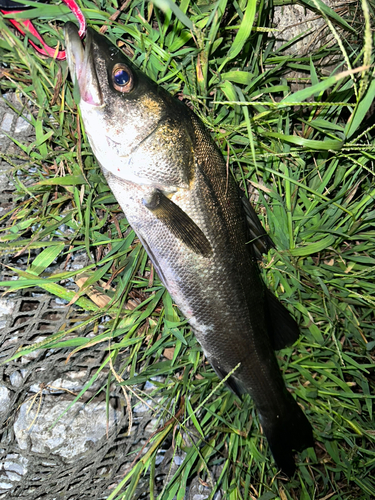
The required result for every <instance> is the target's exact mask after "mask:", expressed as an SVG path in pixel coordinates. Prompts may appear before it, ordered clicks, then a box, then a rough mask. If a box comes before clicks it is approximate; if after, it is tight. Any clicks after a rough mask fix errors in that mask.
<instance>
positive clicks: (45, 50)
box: [1, 0, 86, 61]
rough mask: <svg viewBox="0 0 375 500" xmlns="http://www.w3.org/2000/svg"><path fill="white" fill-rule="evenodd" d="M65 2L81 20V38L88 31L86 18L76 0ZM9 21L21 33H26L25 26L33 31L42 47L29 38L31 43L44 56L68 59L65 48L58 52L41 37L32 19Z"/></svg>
mask: <svg viewBox="0 0 375 500" xmlns="http://www.w3.org/2000/svg"><path fill="white" fill-rule="evenodd" d="M63 2H64V3H65V4H66V5H67V6H68V7H69V9H70V10H71V11H72V12H73V14H74V15H75V16H76V18H77V20H78V22H79V31H78V34H79V36H80V37H81V38H83V37H84V36H85V33H86V19H85V16H84V15H83V13H82V11H81V9H80V8H79V7H78V5H77V4H76V2H75V1H74V0H63ZM1 12H2V13H3V14H17V13H19V12H22V11H21V10H10V11H9V10H1ZM9 21H10V22H11V23H12V24H13V26H14V27H15V28H16V29H17V30H18V31H19V32H20V33H21V35H26V32H25V30H24V29H23V28H26V30H27V31H28V32H29V33H31V35H33V36H34V37H35V38H37V40H39V42H40V44H41V45H42V47H39V46H38V45H36V44H35V43H34V42H33V41H32V40H30V39H29V43H30V45H32V46H33V47H34V49H35V50H36V51H37V52H39V54H42V55H44V56H49V57H55V59H57V60H59V61H63V60H64V59H66V54H65V50H60V51H59V52H57V53H56V49H54V48H52V47H49V45H47V44H46V42H45V41H44V40H43V38H42V37H41V35H40V33H39V32H38V30H37V29H36V28H35V26H34V25H33V23H32V22H31V20H30V19H25V20H23V21H22V22H19V21H16V20H15V19H11V18H10V19H9Z"/></svg>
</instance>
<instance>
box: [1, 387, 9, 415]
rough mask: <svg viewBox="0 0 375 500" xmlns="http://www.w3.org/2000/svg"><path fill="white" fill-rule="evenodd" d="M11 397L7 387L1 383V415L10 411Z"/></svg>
mask: <svg viewBox="0 0 375 500" xmlns="http://www.w3.org/2000/svg"><path fill="white" fill-rule="evenodd" d="M9 406H10V397H9V391H8V389H7V388H6V387H4V386H1V385H0V416H3V415H5V414H6V413H7V412H8V411H9Z"/></svg>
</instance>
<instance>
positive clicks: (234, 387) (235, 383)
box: [209, 358, 247, 398]
mask: <svg viewBox="0 0 375 500" xmlns="http://www.w3.org/2000/svg"><path fill="white" fill-rule="evenodd" d="M209 362H210V363H211V366H212V368H213V369H214V370H215V373H216V375H217V376H218V377H219V379H220V380H223V379H224V378H225V377H226V376H227V375H228V373H227V372H226V371H225V370H224V369H223V368H221V367H220V365H219V363H218V362H217V361H216V360H215V359H212V358H209ZM224 383H225V385H226V386H227V387H228V389H230V390H231V391H232V392H233V393H234V394H235V395H236V396H238V397H239V398H241V396H242V395H243V394H245V393H246V392H247V391H246V389H245V388H244V387H243V385H242V384H241V382H240V381H239V380H238V379H236V378H235V377H234V376H233V375H231V376H230V377H228V378H227V379H226V381H225V382H224Z"/></svg>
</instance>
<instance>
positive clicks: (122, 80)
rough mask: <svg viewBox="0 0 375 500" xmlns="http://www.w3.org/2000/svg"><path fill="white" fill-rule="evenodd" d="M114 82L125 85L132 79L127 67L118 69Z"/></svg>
mask: <svg viewBox="0 0 375 500" xmlns="http://www.w3.org/2000/svg"><path fill="white" fill-rule="evenodd" d="M113 79H114V82H115V83H116V84H117V85H120V86H123V85H127V84H128V83H129V81H130V75H129V72H128V71H126V70H125V69H118V70H117V71H116V72H115V73H114V75H113Z"/></svg>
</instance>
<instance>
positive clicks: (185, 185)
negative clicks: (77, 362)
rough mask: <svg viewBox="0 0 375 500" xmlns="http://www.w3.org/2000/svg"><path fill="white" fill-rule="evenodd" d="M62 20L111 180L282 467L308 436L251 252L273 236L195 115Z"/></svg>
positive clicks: (288, 335)
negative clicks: (289, 385) (279, 354)
mask: <svg viewBox="0 0 375 500" xmlns="http://www.w3.org/2000/svg"><path fill="white" fill-rule="evenodd" d="M64 32H65V45H66V53H67V61H68V65H69V69H70V74H71V78H72V80H73V82H74V84H75V85H76V86H77V87H78V89H79V95H80V100H79V108H80V113H81V117H82V121H83V124H84V128H85V131H86V135H87V137H88V139H89V142H90V145H91V148H92V151H93V154H94V155H95V157H96V159H97V161H98V163H99V164H100V166H101V169H102V171H103V174H104V176H105V179H106V180H107V182H108V185H109V187H110V189H111V190H112V192H113V194H114V196H115V197H116V199H117V201H118V203H119V204H120V206H121V208H122V210H123V212H124V214H125V216H126V218H127V220H128V222H129V224H130V225H131V227H132V228H133V229H134V231H135V233H136V234H137V236H138V238H139V240H140V241H141V243H142V244H143V246H144V248H145V250H146V252H147V254H148V256H149V258H150V260H151V262H152V263H153V265H154V268H155V269H156V271H157V273H158V275H159V277H160V279H161V281H162V282H163V284H164V286H165V287H166V289H167V290H168V292H169V293H170V295H171V296H172V298H173V300H174V302H175V303H176V304H177V305H178V307H179V308H180V310H181V311H182V313H183V314H184V316H185V317H186V318H187V320H188V322H189V324H190V326H191V328H192V330H193V332H194V334H195V336H196V338H197V340H198V342H199V343H200V345H201V347H202V350H203V353H204V355H205V356H206V358H207V360H208V361H209V362H210V364H211V366H212V367H213V369H214V371H215V372H216V374H217V375H218V376H219V377H220V378H221V379H223V378H224V379H225V383H226V385H227V386H228V387H229V388H230V389H231V390H232V391H233V392H234V393H235V394H236V395H237V396H238V397H239V398H242V397H243V395H244V394H246V393H248V394H250V396H251V398H252V399H253V401H254V404H255V407H256V409H257V414H258V417H259V420H260V423H261V425H262V429H263V432H264V434H265V436H266V438H267V441H268V443H269V447H270V449H271V452H272V454H273V457H274V460H275V462H276V464H277V466H278V468H279V469H281V470H282V471H283V472H284V473H285V474H286V475H287V476H292V475H293V474H294V472H295V461H294V452H295V451H302V450H304V449H305V448H308V447H312V446H313V445H314V439H313V433H312V427H311V425H310V423H309V421H308V419H307V417H306V416H305V414H304V412H303V411H302V409H301V408H300V406H299V405H298V404H297V402H296V401H295V399H294V398H293V396H292V394H291V393H290V392H289V391H288V390H287V388H286V386H285V383H284V380H283V376H282V374H281V371H280V368H279V365H278V361H277V358H276V355H275V350H278V349H281V348H283V347H285V346H286V345H291V344H292V343H294V342H295V341H296V340H297V339H298V337H299V336H300V331H299V327H298V325H297V323H296V321H295V320H294V319H293V318H292V316H291V315H290V313H289V311H288V310H287V309H286V308H285V307H284V306H283V305H282V304H281V303H280V302H279V301H278V300H277V298H276V297H275V296H274V295H273V294H272V293H271V292H270V291H269V290H268V288H267V287H266V285H265V283H264V282H263V281H262V279H261V276H260V271H259V266H258V264H257V262H256V258H257V256H258V257H259V255H260V254H261V253H262V252H265V251H267V250H268V249H269V248H270V247H271V246H272V240H271V239H270V238H269V237H268V236H267V234H266V232H265V231H264V229H263V228H262V226H261V224H260V221H259V219H258V217H257V215H256V213H255V211H254V209H253V208H252V206H251V204H250V203H249V202H248V201H247V199H246V197H244V196H243V195H241V194H240V192H239V188H238V186H237V185H236V182H235V180H234V179H233V178H232V177H231V176H230V175H229V176H228V175H227V168H226V162H225V160H224V158H223V156H222V154H221V152H220V150H219V148H218V147H217V146H216V144H215V142H214V141H213V139H212V137H211V135H210V133H209V131H208V130H207V129H206V127H205V126H204V125H203V123H202V121H201V120H200V119H199V118H198V116H197V115H196V114H195V113H194V112H193V111H192V110H191V109H190V108H189V107H188V106H187V105H185V104H184V103H183V102H181V101H180V100H178V99H176V98H175V97H173V96H172V95H171V94H170V93H168V92H167V91H166V90H165V89H163V88H162V87H161V86H159V85H157V84H156V83H155V82H154V81H152V80H151V79H150V78H149V77H147V76H146V75H145V74H144V73H143V72H142V71H140V70H139V69H138V68H137V67H136V65H135V64H133V63H132V62H131V61H130V60H129V59H128V58H127V57H126V56H125V54H124V53H123V52H122V51H121V49H120V48H118V47H117V46H116V45H114V44H113V43H112V42H111V41H109V40H108V39H107V38H106V37H105V36H104V35H102V34H99V33H98V32H97V31H95V30H94V29H93V28H89V29H88V31H87V36H86V41H85V46H84V45H83V43H82V42H81V40H80V38H79V36H78V29H77V27H76V26H75V25H74V23H71V22H69V23H67V24H66V25H65V27H64ZM251 240H254V244H251V243H249V242H250V241H251Z"/></svg>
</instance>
